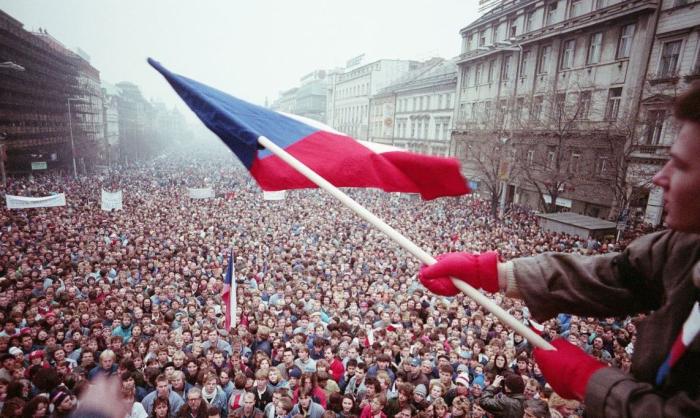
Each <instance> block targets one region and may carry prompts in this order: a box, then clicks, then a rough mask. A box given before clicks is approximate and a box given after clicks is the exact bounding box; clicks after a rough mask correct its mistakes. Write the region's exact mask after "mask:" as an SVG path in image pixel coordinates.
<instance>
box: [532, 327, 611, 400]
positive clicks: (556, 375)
mask: <svg viewBox="0 0 700 418" xmlns="http://www.w3.org/2000/svg"><path fill="white" fill-rule="evenodd" d="M552 345H553V346H554V347H556V350H543V349H541V348H535V351H534V356H535V361H536V362H537V364H538V365H539V366H540V370H542V374H543V375H544V377H545V379H547V383H549V384H550V385H551V386H552V389H554V391H555V392H557V393H558V394H559V395H560V396H561V397H563V398H566V399H577V400H579V401H582V400H583V398H584V396H585V394H586V386H587V385H588V381H589V380H590V378H591V376H593V373H595V372H596V371H598V370H599V369H602V368H603V367H607V366H606V365H605V364H603V363H601V362H600V361H598V360H596V359H595V358H593V357H591V356H590V355H588V354H586V353H585V352H584V351H583V350H581V349H580V348H578V347H576V346H575V345H573V344H571V343H569V342H568V341H566V340H564V339H561V338H560V339H557V340H554V341H552Z"/></svg>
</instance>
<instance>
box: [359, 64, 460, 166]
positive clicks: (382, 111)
mask: <svg viewBox="0 0 700 418" xmlns="http://www.w3.org/2000/svg"><path fill="white" fill-rule="evenodd" d="M456 89H457V65H456V64H455V62H454V60H445V59H443V58H433V59H431V60H428V61H426V62H424V63H422V65H420V66H418V67H417V68H415V69H414V70H412V71H410V72H408V73H407V74H406V75H405V76H404V77H403V78H401V79H399V80H398V81H397V82H395V83H394V84H391V85H390V86H388V87H386V88H384V89H382V90H381V91H380V92H379V93H377V94H376V95H374V96H372V98H371V99H370V115H369V119H370V120H369V124H370V140H371V141H373V142H379V143H383V144H388V145H393V146H397V147H401V148H404V149H408V150H410V151H414V152H420V153H423V154H432V155H440V156H446V155H448V153H449V145H450V133H451V131H452V121H453V118H454V102H455V96H456Z"/></svg>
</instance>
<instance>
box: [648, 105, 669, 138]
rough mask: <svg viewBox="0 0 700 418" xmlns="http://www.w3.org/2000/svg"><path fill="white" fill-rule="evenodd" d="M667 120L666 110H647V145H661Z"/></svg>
mask: <svg viewBox="0 0 700 418" xmlns="http://www.w3.org/2000/svg"><path fill="white" fill-rule="evenodd" d="M665 122H666V110H650V111H648V112H647V124H646V125H647V126H646V135H645V138H644V140H645V142H644V143H645V145H659V144H660V143H661V135H662V133H663V130H664V123H665Z"/></svg>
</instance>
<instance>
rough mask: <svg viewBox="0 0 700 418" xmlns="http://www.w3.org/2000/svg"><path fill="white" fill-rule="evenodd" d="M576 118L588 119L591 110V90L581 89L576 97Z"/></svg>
mask: <svg viewBox="0 0 700 418" xmlns="http://www.w3.org/2000/svg"><path fill="white" fill-rule="evenodd" d="M578 106H579V108H578V118H579V119H583V120H588V117H589V114H590V112H591V92H590V91H582V92H581V93H580V94H579V97H578Z"/></svg>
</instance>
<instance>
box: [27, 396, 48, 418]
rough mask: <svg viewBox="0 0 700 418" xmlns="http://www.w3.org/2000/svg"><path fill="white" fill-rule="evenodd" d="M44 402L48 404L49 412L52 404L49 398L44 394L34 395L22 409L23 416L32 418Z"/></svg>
mask: <svg viewBox="0 0 700 418" xmlns="http://www.w3.org/2000/svg"><path fill="white" fill-rule="evenodd" d="M42 403H44V404H46V408H47V409H46V411H47V412H48V406H49V405H50V404H51V401H49V398H48V397H46V396H44V395H37V396H35V397H33V398H32V399H31V400H30V401H29V402H27V404H26V405H25V406H24V409H23V410H22V418H32V416H33V415H34V413H35V412H36V411H37V409H39V405H41V404H42Z"/></svg>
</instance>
